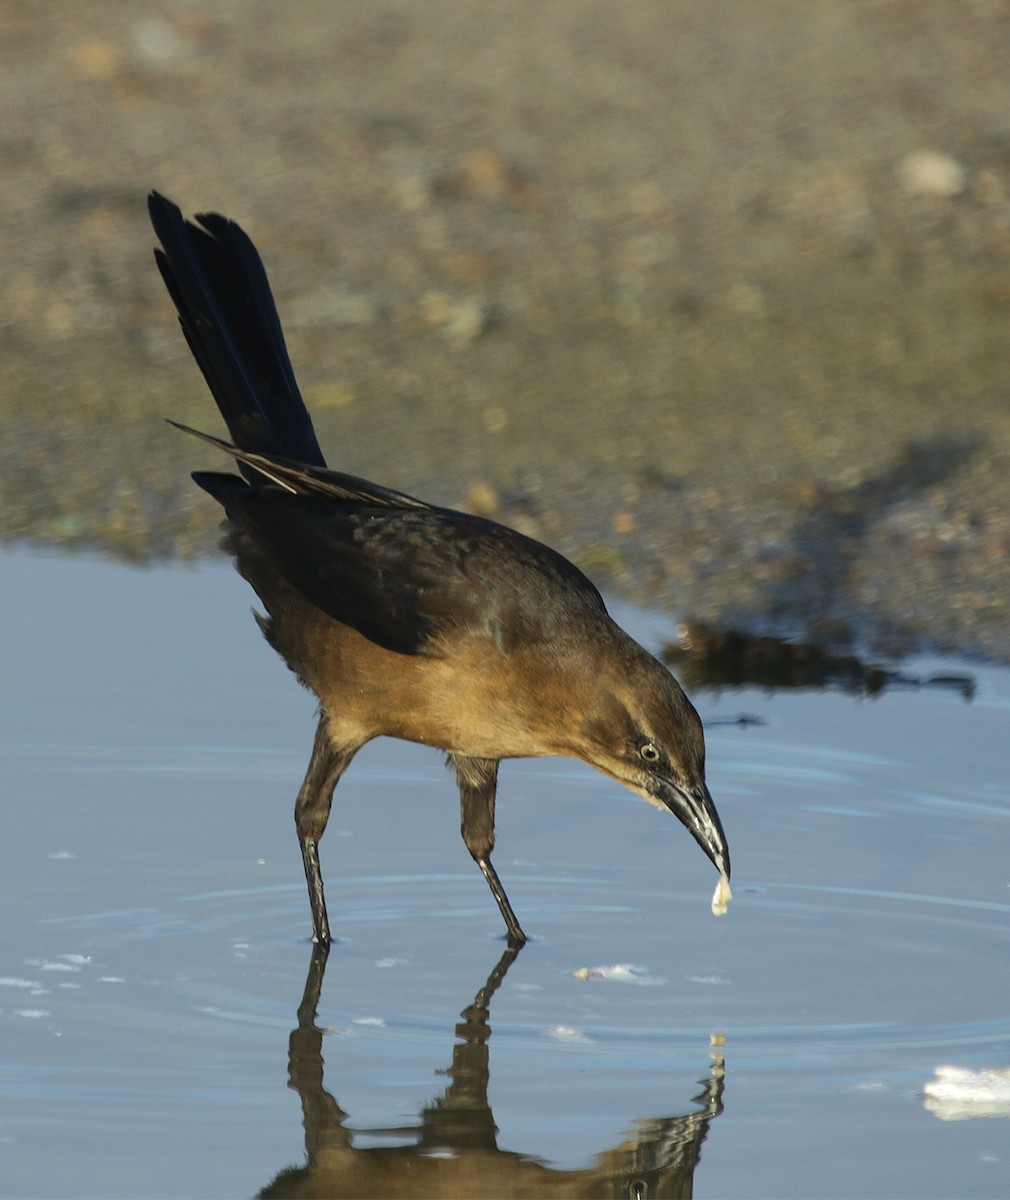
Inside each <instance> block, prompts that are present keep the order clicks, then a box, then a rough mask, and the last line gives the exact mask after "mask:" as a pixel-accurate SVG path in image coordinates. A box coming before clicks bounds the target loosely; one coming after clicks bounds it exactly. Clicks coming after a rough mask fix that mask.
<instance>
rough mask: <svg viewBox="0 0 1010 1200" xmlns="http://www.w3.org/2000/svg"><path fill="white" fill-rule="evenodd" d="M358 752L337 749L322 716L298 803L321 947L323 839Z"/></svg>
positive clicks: (326, 934)
mask: <svg viewBox="0 0 1010 1200" xmlns="http://www.w3.org/2000/svg"><path fill="white" fill-rule="evenodd" d="M358 749H359V746H358V745H355V744H351V745H348V746H337V745H334V743H333V740H332V738H331V736H330V730H329V718H328V717H327V715H326V713H325V712H323V713H320V715H319V725H318V726H317V728H316V740H315V742H314V743H313V745H312V756H311V758H310V759H309V765H308V768H307V770H306V772H305V779H304V780H303V782H302V786H301V787H300V788H299V790H298V798H297V799H296V800H295V828H296V829H297V830H298V841H299V843H300V845H301V848H302V862H303V863H304V864H305V882H306V883H307V884H308V888H309V907H310V908H311V910H312V937H313V940H314V941H315V942H317V943H318V944H319V945H320V946H328V945H329V943H330V922H329V919H328V918H327V915H326V898H325V896H324V895H323V875H322V871H321V870H320V869H319V839H320V838H321V837H322V836H323V831H324V830H325V829H326V822H327V820H328V819H329V816H330V805H331V804H332V802H333V789H334V788H335V787H336V786H337V780H338V779H339V778H340V776H341V775H342V774H343V773H344V770H345V769H346V767H347V764H348V763H349V762H350V761H351V759H352V758H353V757H354V755H355V753H356V752H357V750H358Z"/></svg>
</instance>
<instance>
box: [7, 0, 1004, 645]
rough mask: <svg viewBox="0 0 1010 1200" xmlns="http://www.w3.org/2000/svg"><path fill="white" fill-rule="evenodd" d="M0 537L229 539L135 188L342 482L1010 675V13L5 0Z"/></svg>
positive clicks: (145, 543) (756, 628) (647, 579)
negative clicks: (254, 304) (277, 332)
mask: <svg viewBox="0 0 1010 1200" xmlns="http://www.w3.org/2000/svg"><path fill="white" fill-rule="evenodd" d="M0 41H2V45H3V47H4V60H5V70H4V72H3V76H2V79H0V88H2V90H3V102H4V111H5V114H6V121H5V127H4V130H3V133H2V135H0V166H2V169H3V180H4V184H3V197H4V204H3V205H2V206H0V223H2V225H3V242H4V255H5V260H6V269H5V271H4V272H3V281H2V283H0V294H2V309H0V311H2V319H0V339H2V344H3V352H4V367H5V369H4V372H3V377H2V383H0V456H2V465H0V512H2V519H0V534H2V537H3V539H4V541H7V542H31V543H36V544H43V545H57V546H60V547H65V548H79V549H88V550H100V551H102V552H105V553H109V554H111V555H114V556H116V557H123V558H127V559H131V560H135V561H148V560H151V559H164V558H168V557H178V558H192V557H194V556H198V555H203V554H206V553H210V552H213V550H214V548H215V545H216V541H217V537H218V533H217V519H218V518H217V513H216V511H215V508H214V506H213V504H212V503H211V502H209V501H207V500H206V499H205V498H204V497H202V496H201V495H200V493H198V491H197V489H196V488H195V487H194V486H193V485H192V484H191V483H190V481H189V471H190V470H192V469H196V468H199V467H205V466H208V465H213V466H219V465H220V464H219V463H217V462H216V461H215V460H214V458H213V456H212V454H211V452H210V451H209V450H206V449H204V448H203V447H201V446H198V445H195V444H194V443H192V441H189V440H187V439H185V438H183V437H182V436H181V435H179V434H177V433H175V432H174V431H173V430H171V429H170V428H169V427H167V426H166V425H164V423H163V422H162V420H161V418H162V417H165V416H171V417H173V418H175V419H178V420H182V421H184V422H187V423H191V424H193V425H195V426H197V427H198V428H205V429H207V430H208V431H210V432H218V431H219V427H218V422H217V418H216V414H215V413H214V410H213V405H212V402H211V401H210V398H209V396H208V395H207V394H206V392H205V389H204V385H203V382H202V379H201V378H200V377H199V374H198V372H197V369H196V367H195V365H194V364H193V362H192V360H191V358H190V356H189V352H188V350H187V348H186V346H185V344H184V342H183V339H182V336H181V334H180V332H179V330H178V327H177V325H176V323H175V320H174V317H173V315H172V311H171V306H170V304H169V302H168V300H167V297H166V296H165V294H164V291H163V287H162V284H161V280H160V278H159V277H158V275H157V272H156V270H155V267H154V263H153V259H152V257H151V246H152V244H153V237H152V235H151V233H150V230H149V227H148V225H147V220H146V212H145V207H144V198H145V194H146V192H147V191H148V190H149V189H150V188H151V187H157V188H158V189H159V190H161V191H163V192H164V193H165V194H167V195H168V196H170V197H171V198H172V199H174V200H175V201H176V202H178V203H179V204H180V205H181V206H182V207H183V209H184V210H185V211H187V212H188V213H192V212H195V211H200V210H201V209H214V210H218V211H222V212H225V213H227V214H228V215H230V216H233V217H234V218H235V219H237V220H239V221H240V222H241V223H242V224H243V226H244V227H245V228H246V229H247V231H248V232H249V233H250V235H251V236H252V237H253V239H254V240H255V241H256V242H257V244H258V246H259V248H260V251H261V253H262V255H263V257H264V260H265V262H266V266H267V270H268V272H269V274H270V276H271V280H272V282H273V285H274V289H275V293H276V297H277V301H278V306H279V309H280V313H281V319H282V321H283V323H284V325H285V328H286V331H287V335H288V340H289V348H290V350H291V355H292V359H293V361H294V364H295V368H296V371H297V373H298V376H299V379H300V382H301V384H302V388H303V392H304V394H305V397H306V400H307V402H308V404H309V407H310V409H311V410H312V413H313V417H314V419H315V421H316V423H317V429H318V432H319V436H320V441H321V443H322V445H323V446H324V449H325V451H326V452H327V455H328V457H329V460H330V462H331V463H332V465H334V466H336V467H339V468H341V469H344V470H347V471H350V472H353V473H355V474H359V475H364V476H367V477H371V478H375V479H377V480H379V481H381V482H383V483H386V484H389V485H391V486H394V487H397V488H400V489H403V490H406V491H414V492H416V493H417V494H419V495H421V496H423V497H424V498H426V499H429V500H432V501H434V502H438V503H443V504H448V505H452V506H457V507H464V508H468V509H471V510H474V511H478V512H482V513H485V514H487V515H490V516H493V517H495V518H496V519H499V520H502V521H504V522H506V523H507V524H511V525H514V526H515V527H517V528H519V529H520V530H522V531H523V532H527V533H530V534H532V535H533V536H536V537H539V538H541V539H543V540H545V541H547V542H548V543H550V544H552V545H554V546H556V547H557V548H558V549H560V550H562V551H563V552H564V553H566V554H568V555H570V556H571V557H572V558H573V559H574V560H575V561H576V562H577V563H579V565H580V566H582V567H583V568H584V569H585V570H586V571H587V572H588V573H589V574H590V575H591V576H592V577H593V578H594V579H595V580H596V581H597V582H598V583H599V584H600V585H601V586H603V587H605V588H607V589H608V590H610V591H611V592H614V593H617V594H620V595H622V596H624V597H626V598H629V599H632V600H635V601H639V602H646V603H649V604H652V605H655V606H658V607H660V608H664V609H668V610H670V611H674V612H676V613H678V614H680V615H683V616H686V617H691V618H693V619H696V620H700V621H706V622H709V623H712V624H714V625H717V626H721V627H738V628H744V629H747V630H750V631H752V632H756V633H776V634H786V635H789V636H795V637H801V638H804V639H809V640H813V641H815V642H819V643H822V644H824V645H830V646H846V645H850V644H852V645H856V646H860V647H870V648H872V649H873V650H875V651H877V652H884V651H893V652H900V651H902V650H906V649H911V648H914V647H928V648H932V649H942V650H955V651H958V652H960V653H967V654H983V655H987V656H991V657H994V658H997V659H1002V660H1004V661H1006V660H1008V659H1010V469H1008V468H1010V404H1008V397H1007V391H1008V384H1007V377H1008V371H1007V365H1008V363H1010V339H1008V336H1007V335H1008V325H1010V72H1008V71H1007V70H1006V64H1007V63H1008V62H1010V5H1008V4H1006V3H1003V2H1000V0H976V2H973V3H967V4H964V5H950V4H946V3H932V2H930V0H922V2H916V3H909V2H903V0H879V2H876V0H874V2H869V0H868V2H866V3H860V2H853V3H847V4H837V3H818V2H816V0H814V2H811V0H765V2H764V3H762V4H761V5H737V4H730V3H721V2H720V0H715V2H712V0H694V2H691V0H684V2H682V3H676V4H671V3H666V2H661V0H626V2H625V3H623V4H621V5H619V6H615V5H612V4H605V3H597V2H595V0H546V2H544V0H541V2H539V3H527V2H525V0H514V2H511V3H505V4H500V5H495V6H484V5H477V4H471V3H466V2H464V0H456V2H449V0H431V2H429V3H425V4H424V5H418V4H412V3H409V0H389V2H383V3H377V4H374V5H372V4H369V5H358V4H332V3H329V4H323V3H297V4H293V5H290V6H276V5H274V6H271V5H267V4H263V3H259V2H258V0H253V2H245V3H238V2H232V0H221V2H219V3H207V4H202V5H196V6H194V5H192V4H181V3H167V4H159V5H157V6H155V5H153V4H148V3H143V2H142V3H126V2H125V0H110V2H107V3H104V4H103V5H101V6H94V7H92V8H83V7H72V8H62V7H61V6H57V7H55V8H54V7H52V6H44V5H42V4H39V3H32V2H27V3H19V4H13V5H5V6H4V7H3V10H2V11H0Z"/></svg>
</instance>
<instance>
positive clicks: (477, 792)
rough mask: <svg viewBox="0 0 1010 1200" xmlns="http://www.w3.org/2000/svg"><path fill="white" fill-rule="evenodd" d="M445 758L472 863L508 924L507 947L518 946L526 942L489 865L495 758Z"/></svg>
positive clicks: (456, 755) (496, 785)
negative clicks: (453, 776) (453, 773)
mask: <svg viewBox="0 0 1010 1200" xmlns="http://www.w3.org/2000/svg"><path fill="white" fill-rule="evenodd" d="M449 761H450V762H451V764H452V765H453V767H454V768H455V770H456V781H457V783H458V784H459V810H460V827H461V829H460V831H461V832H462V834H463V841H464V842H466V848H467V849H468V850H469V851H470V855H471V857H472V858H473V860H474V862H475V863H476V864H477V866H478V867H480V869H481V873H482V874H483V876H484V878H485V879H486V880H487V884H488V887H489V888H490V889H491V895H492V896H494V898H495V901H496V902H497V904H498V908H499V909H500V910H501V915H502V916H503V917H504V918H505V924H506V925H507V926H508V931H509V934H508V939H509V945H511V946H522V945H524V943H525V942H526V934H525V933H523V931H522V928H521V927H520V925H519V922H518V921H517V920H516V915H515V913H514V912H513V911H512V905H511V904H509V898H508V896H506V895H505V889H504V888H503V887H502V885H501V881H500V880H499V878H498V875H497V872H496V871H495V869H494V867H493V866H492V865H491V851H492V850H493V849H494V801H495V792H496V791H497V788H498V761H499V760H498V759H496V758H468V757H466V756H464V755H461V754H450V755H449Z"/></svg>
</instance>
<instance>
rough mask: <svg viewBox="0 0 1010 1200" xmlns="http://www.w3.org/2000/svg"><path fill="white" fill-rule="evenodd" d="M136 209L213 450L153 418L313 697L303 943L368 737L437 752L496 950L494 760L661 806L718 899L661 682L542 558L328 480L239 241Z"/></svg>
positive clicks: (671, 695)
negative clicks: (492, 916)
mask: <svg viewBox="0 0 1010 1200" xmlns="http://www.w3.org/2000/svg"><path fill="white" fill-rule="evenodd" d="M148 210H149V214H150V218H151V222H152V225H153V228H154V232H155V234H156V236H157V239H158V242H159V243H160V245H159V246H158V247H156V248H155V259H156V262H157V265H158V268H159V270H160V272H161V276H162V278H163V280H164V283H165V285H166V287H167V289H168V293H169V296H170V297H171V300H172V302H173V303H174V305H175V308H176V310H177V313H178V318H179V323H180V325H181V327H182V332H183V334H184V336H185V339H186V341H187V343H188V344H189V348H190V350H191V351H192V353H193V356H194V358H195V359H196V363H197V365H198V366H199V368H200V370H201V372H202V373H203V376H204V379H205V380H206V383H207V385H208V387H209V388H210V391H211V394H212V396H213V398H214V400H215V402H216V404H217V407H218V409H219V411H220V414H221V416H222V418H223V419H224V423H225V425H226V426H227V429H228V432H229V435H230V440H225V439H222V438H218V437H216V436H212V435H210V434H207V433H203V432H200V431H198V430H195V429H193V428H191V427H189V426H186V425H182V424H179V423H178V422H175V421H170V424H173V425H176V426H177V428H179V429H181V430H183V431H184V432H185V433H187V434H191V435H193V436H195V437H198V438H201V439H202V440H203V441H204V442H208V443H210V445H212V446H214V447H216V448H217V449H218V450H219V451H222V452H223V453H224V454H225V455H228V456H230V458H231V459H232V460H233V462H232V465H233V467H237V471H238V473H237V474H235V473H231V472H217V471H197V472H195V473H194V474H193V476H192V477H193V480H194V481H195V482H196V483H197V484H198V485H199V487H201V488H202V489H203V490H204V491H205V492H207V493H209V495H210V496H212V497H213V498H214V499H215V500H216V501H217V502H218V503H219V504H220V505H221V507H222V508H223V509H224V513H225V522H224V528H225V531H226V532H225V539H224V542H223V543H222V545H223V547H224V548H225V549H227V550H228V551H229V552H230V553H231V554H232V556H233V557H234V560H235V564H236V567H237V569H238V571H239V573H240V574H241V575H242V576H243V577H244V578H245V579H246V580H247V582H248V583H249V584H250V585H251V586H252V588H253V590H254V591H255V592H256V594H257V596H258V597H259V599H260V602H261V604H262V605H263V608H264V609H265V612H264V613H263V614H260V613H255V614H254V615H255V616H256V620H257V621H258V623H259V626H260V628H261V630H262V632H263V634H264V636H265V637H266V640H267V641H268V642H269V644H270V645H271V646H272V647H273V648H274V650H276V651H277V653H278V654H279V655H280V657H281V658H282V659H283V660H284V661H285V662H286V663H287V665H288V666H289V667H290V669H291V670H292V671H293V672H294V673H295V674H296V675H297V677H298V678H299V679H300V681H301V682H302V683H303V684H304V685H305V686H306V687H307V688H309V689H310V691H312V692H313V693H314V694H315V696H316V697H317V698H318V701H319V710H318V723H317V727H316V731H315V738H314V742H313V746H312V752H311V755H310V758H309V763H308V767H307V770H306V772H305V778H304V781H303V782H302V784H301V787H300V788H299V790H298V793H297V796H296V798H295V806H294V816H295V827H296V831H297V834H298V840H299V844H300V847H301V853H302V862H303V865H304V869H305V878H306V884H307V887H308V896H309V907H310V910H311V916H312V936H313V940H314V942H315V943H316V944H317V945H320V946H325V947H329V945H330V941H331V926H330V921H329V917H328V914H327V909H326V900H325V894H324V888H323V877H322V871H321V868H320V860H319V841H320V838H321V837H322V836H323V832H324V830H325V829H326V823H327V820H328V818H329V814H330V808H331V804H332V800H333V792H334V788H335V787H336V785H337V783H338V781H339V780H340V778H341V776H342V775H343V773H344V771H345V770H346V769H347V767H348V765H349V764H350V762H351V760H352V759H353V758H354V755H355V754H356V752H357V751H358V750H360V749H361V747H362V746H364V745H365V744H366V743H367V742H370V741H371V740H372V739H374V738H377V737H381V736H385V737H394V738H401V739H404V740H406V741H410V742H417V743H421V744H423V745H426V746H432V747H435V748H437V749H438V750H441V751H442V752H443V753H444V754H445V755H446V761H447V764H448V765H449V767H450V768H451V769H452V770H453V771H454V772H455V776H456V782H457V785H458V788H459V797H460V829H461V833H462V837H463V841H464V843H465V845H466V848H467V850H468V851H469V853H470V856H471V857H472V858H473V860H474V862H475V863H476V865H477V867H478V868H479V869H480V871H481V873H482V874H483V876H484V878H485V880H486V881H487V884H488V887H489V888H490V890H491V893H492V895H493V896H494V899H495V901H496V903H497V905H498V908H499V910H500V912H501V915H502V918H503V919H504V922H505V926H506V931H507V932H506V937H507V941H508V943H509V944H510V945H512V946H522V945H523V944H524V943H525V942H526V934H525V933H524V931H523V929H522V926H521V925H520V923H519V921H518V919H517V917H516V915H515V912H514V911H513V909H512V905H511V904H510V902H509V899H508V896H507V895H506V892H505V889H504V887H503V886H502V883H501V881H500V879H499V877H498V874H497V872H496V870H495V868H494V866H493V865H492V861H491V856H492V852H493V850H494V844H495V800H496V795H497V786H498V770H499V765H500V763H501V761H502V760H503V759H511V758H523V757H529V756H541V755H562V756H569V757H574V758H577V759H581V760H582V761H584V762H586V763H588V764H590V765H591V766H593V767H595V768H597V769H598V770H600V771H602V772H603V773H604V774H605V775H608V776H610V777H611V778H612V779H614V780H616V781H617V782H618V783H621V784H623V785H624V786H625V787H627V788H629V789H630V790H631V791H633V792H636V793H638V794H639V795H641V796H643V797H645V799H647V800H649V801H651V802H653V803H655V804H657V805H658V806H659V807H660V808H663V809H666V810H668V811H669V812H671V813H672V814H673V815H674V816H675V817H676V818H677V819H678V820H679V821H680V822H681V823H682V824H683V825H684V826H685V827H686V828H687V829H688V830H689V832H690V833H691V835H692V836H693V837H694V839H695V841H696V842H697V843H698V845H699V846H700V847H701V849H702V850H703V851H704V853H705V854H706V855H707V856H708V858H709V859H710V860H711V862H712V863H713V865H714V866H715V867H716V869H717V870H718V871H719V873H720V875H719V884H718V886H717V890H716V896H717V898H718V897H719V896H720V895H724V896H726V897H728V888H729V877H730V858H729V848H728V845H727V841H726V837H725V835H724V833H723V828H722V824H721V822H720V819H719V814H718V812H717V810H716V807H715V803H714V802H713V800H712V796H711V793H710V792H709V789H708V786H707V784H706V782H705V738H704V731H703V728H702V723H701V720H700V718H699V716H698V713H697V711H696V710H695V708H694V706H693V705H692V704H691V702H690V700H689V699H688V698H687V696H686V695H685V693H684V691H683V690H682V688H681V687H680V685H679V684H678V683H677V681H676V679H675V678H674V677H673V675H672V674H671V673H670V671H669V670H668V669H667V668H666V667H665V666H663V665H662V664H661V663H660V662H659V661H658V660H657V659H656V658H655V657H654V656H653V655H652V654H650V653H649V652H648V651H647V650H646V649H645V648H644V647H642V646H641V645H639V644H638V643H637V642H636V641H635V640H634V639H633V638H632V637H630V636H629V634H627V633H626V632H625V631H624V630H623V629H622V628H621V627H620V626H619V625H618V624H617V623H616V622H615V621H614V620H613V619H612V618H611V616H610V614H609V613H608V611H607V608H606V605H605V603H604V600H603V598H602V596H601V595H600V592H599V591H598V590H597V588H596V587H595V585H594V584H593V583H592V582H591V581H590V580H589V579H588V578H587V577H586V576H585V575H584V574H583V572H582V571H580V570H579V569H578V568H577V567H576V566H575V565H574V564H573V563H572V562H570V561H569V560H568V559H567V558H565V557H564V556H563V555H561V554H560V553H558V552H557V551H555V550H553V549H551V548H550V547H548V546H546V545H544V544H543V543H541V542H539V541H537V540H535V539H533V538H531V537H527V536H525V535H524V534H521V533H519V532H517V531H516V530H513V529H510V528H508V527H507V526H505V525H502V524H499V523H498V522H496V521H493V520H491V519H489V518H488V517H485V516H478V515H472V514H469V513H465V512H461V511H457V510H455V509H451V508H446V507H441V506H439V505H436V504H429V503H426V502H425V501H423V500H419V499H417V498H415V497H413V496H409V495H406V494H405V493H403V492H399V491H395V490H394V489H392V488H389V487H385V486H383V485H380V484H377V483H371V482H369V481H368V480H365V479H361V478H358V477H356V476H354V475H349V474H345V473H344V472H342V471H336V470H332V469H330V468H329V467H328V466H327V465H326V460H325V459H324V457H323V453H322V450H321V449H320V447H319V443H318V441H317V439H316V434H315V431H314V428H313V425H312V421H311V418H310V416H309V413H308V411H307V409H306V407H305V404H304V402H303V400H302V397H301V395H300V393H299V390H298V385H297V382H296V380H295V374H294V370H293V368H292V365H291V360H290V358H289V356H288V351H287V347H286V344H285V340H284V333H283V330H282V327H281V322H280V318H279V316H278V313H277V308H276V305H275V303H274V299H273V295H272V292H271V288H270V283H269V280H268V278H267V274H266V271H265V269H264V266H263V263H262V260H261V258H260V255H259V253H258V251H257V250H256V247H255V246H254V244H253V242H252V241H251V239H250V238H249V237H248V235H247V234H246V233H245V232H244V231H243V230H242V228H241V227H240V226H239V225H238V224H237V223H236V222H235V221H233V220H231V219H230V218H228V217H225V216H222V215H221V214H220V213H215V212H206V213H199V214H196V215H195V216H194V217H193V218H192V219H187V218H185V217H184V216H183V214H182V212H181V210H180V209H179V207H178V206H177V205H176V204H174V203H173V202H172V201H171V200H169V199H167V198H166V197H165V196H163V195H161V194H160V193H158V192H156V191H153V192H151V193H150V195H149V197H148ZM573 833H574V831H573ZM723 889H724V891H723ZM724 909H725V905H724V904H723V911H724ZM713 911H718V909H717V907H716V900H713Z"/></svg>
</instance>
